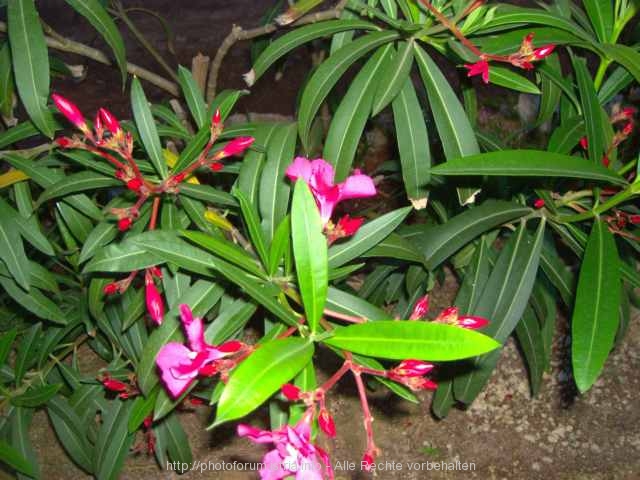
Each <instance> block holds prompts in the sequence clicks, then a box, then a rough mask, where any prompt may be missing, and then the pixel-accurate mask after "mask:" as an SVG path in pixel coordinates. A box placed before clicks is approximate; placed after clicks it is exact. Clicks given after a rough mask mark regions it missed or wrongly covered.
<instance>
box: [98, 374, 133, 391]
mask: <svg viewBox="0 0 640 480" xmlns="http://www.w3.org/2000/svg"><path fill="white" fill-rule="evenodd" d="M102 385H104V388H106V389H107V390H109V391H111V392H126V391H127V389H128V388H129V386H128V385H127V384H126V383H124V382H121V381H120V380H116V379H114V378H111V377H109V376H106V377H105V378H104V379H103V380H102Z"/></svg>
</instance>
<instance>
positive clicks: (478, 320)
mask: <svg viewBox="0 0 640 480" xmlns="http://www.w3.org/2000/svg"><path fill="white" fill-rule="evenodd" d="M434 322H436V323H445V324H447V325H457V326H458V327H462V328H468V329H470V330H476V329H478V328H482V327H486V326H487V325H488V324H489V320H487V319H486V318H482V317H472V316H467V315H463V316H459V315H458V307H448V308H445V309H444V310H443V311H442V312H440V315H438V316H437V317H436V319H435V320H434Z"/></svg>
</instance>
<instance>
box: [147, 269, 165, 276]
mask: <svg viewBox="0 0 640 480" xmlns="http://www.w3.org/2000/svg"><path fill="white" fill-rule="evenodd" d="M147 270H149V272H151V275H153V276H154V277H157V278H162V270H160V269H159V268H158V267H149V268H148V269H147Z"/></svg>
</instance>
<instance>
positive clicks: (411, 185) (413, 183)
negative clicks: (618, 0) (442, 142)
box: [392, 78, 431, 209]
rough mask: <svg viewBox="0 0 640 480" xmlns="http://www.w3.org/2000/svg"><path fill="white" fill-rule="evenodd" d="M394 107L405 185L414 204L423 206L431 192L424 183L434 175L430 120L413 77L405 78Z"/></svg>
mask: <svg viewBox="0 0 640 480" xmlns="http://www.w3.org/2000/svg"><path fill="white" fill-rule="evenodd" d="M392 107H393V120H394V122H395V125H396V138H397V143H398V152H399V153H400V164H401V166H402V180H403V181H404V188H405V190H406V191H407V196H408V197H409V199H410V200H411V202H412V203H413V205H414V207H415V208H416V209H419V208H424V206H426V199H427V194H428V191H427V189H425V188H424V187H425V185H427V184H428V183H429V180H430V179H431V172H430V168H431V151H430V149H429V134H428V132H427V124H426V123H425V120H424V115H423V113H422V109H421V108H420V102H419V101H418V95H417V93H416V89H415V88H414V86H413V82H412V81H411V78H407V79H406V80H405V82H404V85H403V87H402V89H401V90H400V92H399V93H398V95H397V96H396V97H395V98H394V99H393V103H392Z"/></svg>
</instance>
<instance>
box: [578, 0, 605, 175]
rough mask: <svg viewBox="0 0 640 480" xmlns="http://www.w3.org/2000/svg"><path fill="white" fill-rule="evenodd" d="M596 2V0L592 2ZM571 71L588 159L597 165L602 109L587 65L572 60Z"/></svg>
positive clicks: (600, 156)
mask: <svg viewBox="0 0 640 480" xmlns="http://www.w3.org/2000/svg"><path fill="white" fill-rule="evenodd" d="M594 1H596V0H594ZM573 69H574V70H575V72H576V80H577V83H578V90H579V91H580V103H581V104H582V112H583V114H584V124H585V130H586V132H587V140H588V143H589V159H590V160H591V161H592V162H594V163H597V164H600V162H601V161H602V154H603V152H604V148H605V145H604V144H605V140H604V132H603V131H602V121H601V119H602V107H601V106H600V102H599V101H598V95H597V93H596V90H595V88H594V86H593V80H592V79H591V75H589V70H587V63H586V61H585V60H584V59H582V58H574V61H573Z"/></svg>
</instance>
